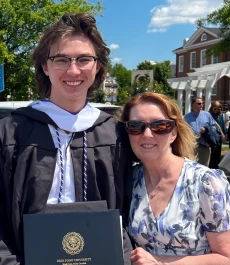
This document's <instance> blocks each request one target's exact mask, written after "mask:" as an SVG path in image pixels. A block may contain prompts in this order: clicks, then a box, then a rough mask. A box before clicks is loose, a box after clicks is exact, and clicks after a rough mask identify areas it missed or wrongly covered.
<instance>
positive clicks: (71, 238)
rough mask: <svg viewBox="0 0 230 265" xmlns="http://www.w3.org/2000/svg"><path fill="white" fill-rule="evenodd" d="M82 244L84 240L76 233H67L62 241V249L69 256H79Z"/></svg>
mask: <svg viewBox="0 0 230 265" xmlns="http://www.w3.org/2000/svg"><path fill="white" fill-rule="evenodd" d="M84 244H85V243H84V238H83V237H82V236H81V235H80V234H79V233H76V232H70V233H67V234H66V235H65V236H64V237H63V240H62V246H63V249H64V250H65V252H66V253H68V254H70V255H75V254H79V253H80V252H81V251H82V250H83V247H84Z"/></svg>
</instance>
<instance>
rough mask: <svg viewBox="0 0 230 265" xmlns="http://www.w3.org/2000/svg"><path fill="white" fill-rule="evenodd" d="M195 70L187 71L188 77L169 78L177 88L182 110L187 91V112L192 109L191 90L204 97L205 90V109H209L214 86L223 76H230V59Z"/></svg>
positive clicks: (170, 82)
mask: <svg viewBox="0 0 230 265" xmlns="http://www.w3.org/2000/svg"><path fill="white" fill-rule="evenodd" d="M194 70H195V72H192V73H187V75H188V76H186V77H178V78H171V79H167V81H168V83H169V85H170V86H171V87H172V88H173V89H176V90H177V102H178V105H179V107H180V109H181V110H182V103H183V92H184V91H185V114H186V113H188V112H190V111H191V104H190V97H191V91H197V96H198V97H202V91H203V90H205V110H206V111H208V109H209V108H210V106H211V93H212V88H213V87H214V85H215V84H216V82H217V81H218V80H219V79H220V78H221V77H223V76H228V77H230V61H228V62H224V63H216V64H209V65H205V66H203V67H200V68H194Z"/></svg>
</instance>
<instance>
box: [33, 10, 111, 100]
mask: <svg viewBox="0 0 230 265" xmlns="http://www.w3.org/2000/svg"><path fill="white" fill-rule="evenodd" d="M77 35H83V36H85V37H87V38H88V39H89V40H90V41H91V42H92V44H93V47H94V49H95V53H96V56H97V58H98V59H97V60H98V62H99V64H100V70H99V71H98V73H97V74H96V77H95V80H94V83H93V84H92V86H91V87H90V88H89V89H88V94H87V96H88V97H92V95H93V91H94V90H96V89H98V88H99V86H100V84H101V83H102V82H103V80H104V79H105V77H106V70H107V64H108V60H109V53H110V50H109V48H108V47H107V46H106V44H105V43H104V41H103V39H102V37H101V35H100V33H99V31H98V29H97V26H96V20H95V18H94V17H93V16H91V15H89V14H87V13H77V14H66V15H63V16H62V17H61V18H60V19H59V20H58V21H56V22H55V23H54V24H52V25H51V26H50V27H49V28H47V29H46V30H45V31H44V33H43V35H42V36H41V38H40V41H39V43H38V46H37V47H36V49H35V50H34V53H33V62H34V64H35V78H36V84H37V89H38V92H39V93H40V95H41V96H42V97H49V96H50V93H51V82H50V79H49V77H48V76H46V75H45V73H44V71H43V69H42V65H44V64H45V63H46V62H47V59H48V57H49V53H50V47H51V45H53V44H54V43H55V42H57V41H61V40H63V39H65V38H67V37H70V36H77Z"/></svg>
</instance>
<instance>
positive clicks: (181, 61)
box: [178, 55, 184, 73]
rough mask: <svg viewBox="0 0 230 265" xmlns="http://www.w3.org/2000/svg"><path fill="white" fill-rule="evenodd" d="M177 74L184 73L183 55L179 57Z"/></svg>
mask: <svg viewBox="0 0 230 265" xmlns="http://www.w3.org/2000/svg"><path fill="white" fill-rule="evenodd" d="M178 70H179V72H180V73H182V72H184V55H181V56H179V69H178Z"/></svg>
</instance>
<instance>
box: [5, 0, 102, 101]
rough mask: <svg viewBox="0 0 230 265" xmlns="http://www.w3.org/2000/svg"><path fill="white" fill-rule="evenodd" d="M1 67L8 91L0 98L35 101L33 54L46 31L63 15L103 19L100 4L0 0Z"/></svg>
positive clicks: (82, 0)
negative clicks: (100, 17) (9, 96)
mask: <svg viewBox="0 0 230 265" xmlns="http://www.w3.org/2000/svg"><path fill="white" fill-rule="evenodd" d="M0 10H1V13H0V64H4V72H5V91H4V92H3V93H1V95H0V98H1V100H4V99H5V98H6V95H8V94H10V95H12V97H13V99H14V100H22V99H24V100H27V99H32V98H36V97H37V96H38V95H37V92H36V90H35V80H34V72H33V67H32V62H31V54H32V51H33V50H34V47H35V46H36V44H37V42H38V40H39V38H40V36H41V34H42V32H43V31H44V29H45V28H46V27H47V26H48V25H50V24H51V23H53V21H55V20H57V19H58V18H59V17H61V16H62V15H63V14H64V13H71V12H88V13H90V14H92V15H94V16H95V15H101V11H102V10H103V7H102V6H101V0H98V2H97V4H92V3H90V2H89V1H87V0H59V1H55V0H0Z"/></svg>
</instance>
